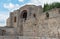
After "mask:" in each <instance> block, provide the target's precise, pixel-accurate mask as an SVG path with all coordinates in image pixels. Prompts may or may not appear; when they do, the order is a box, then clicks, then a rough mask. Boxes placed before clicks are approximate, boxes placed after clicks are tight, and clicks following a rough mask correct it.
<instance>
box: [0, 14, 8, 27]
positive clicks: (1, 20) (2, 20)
mask: <svg viewBox="0 0 60 39" xmlns="http://www.w3.org/2000/svg"><path fill="white" fill-rule="evenodd" d="M7 18H8V15H5V14H0V26H1V27H3V26H5V25H6V19H7Z"/></svg>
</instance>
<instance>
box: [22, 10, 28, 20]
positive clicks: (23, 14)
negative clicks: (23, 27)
mask: <svg viewBox="0 0 60 39" xmlns="http://www.w3.org/2000/svg"><path fill="white" fill-rule="evenodd" d="M22 18H23V19H25V20H26V19H27V10H23V11H22Z"/></svg>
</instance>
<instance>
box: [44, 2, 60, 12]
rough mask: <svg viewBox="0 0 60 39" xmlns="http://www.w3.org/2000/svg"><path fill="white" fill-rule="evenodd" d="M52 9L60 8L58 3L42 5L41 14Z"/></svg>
mask: <svg viewBox="0 0 60 39" xmlns="http://www.w3.org/2000/svg"><path fill="white" fill-rule="evenodd" d="M53 8H60V3H59V2H54V3H52V4H44V8H43V12H45V11H48V10H51V9H53Z"/></svg>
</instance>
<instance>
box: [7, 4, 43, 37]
mask: <svg viewBox="0 0 60 39" xmlns="http://www.w3.org/2000/svg"><path fill="white" fill-rule="evenodd" d="M42 11H43V10H42V7H41V6H35V5H25V6H23V7H21V8H20V9H18V10H15V11H14V12H11V13H10V17H9V18H8V19H7V24H8V25H7V26H8V27H14V28H16V29H17V33H18V34H19V35H20V36H23V35H25V36H26V35H29V36H33V34H32V33H33V30H32V31H31V28H32V27H33V26H32V25H36V21H37V17H38V16H40V14H41V13H42ZM30 23H32V24H30ZM32 29H33V28H32ZM28 31H29V32H31V33H30V34H29V32H28Z"/></svg>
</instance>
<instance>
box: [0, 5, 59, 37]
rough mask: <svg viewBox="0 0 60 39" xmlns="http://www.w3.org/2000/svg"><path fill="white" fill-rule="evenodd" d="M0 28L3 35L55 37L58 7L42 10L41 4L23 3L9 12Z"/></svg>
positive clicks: (57, 26) (57, 25) (57, 30)
mask: <svg viewBox="0 0 60 39" xmlns="http://www.w3.org/2000/svg"><path fill="white" fill-rule="evenodd" d="M0 29H1V30H4V31H5V34H4V35H17V36H32V37H34V36H35V37H40V36H48V37H51V36H52V37H56V36H58V34H60V9H59V8H54V9H51V10H49V11H46V12H43V8H42V7H41V6H35V5H25V6H23V7H21V8H19V9H17V10H15V11H13V12H10V16H9V18H8V19H7V26H6V27H2V28H0Z"/></svg>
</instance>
